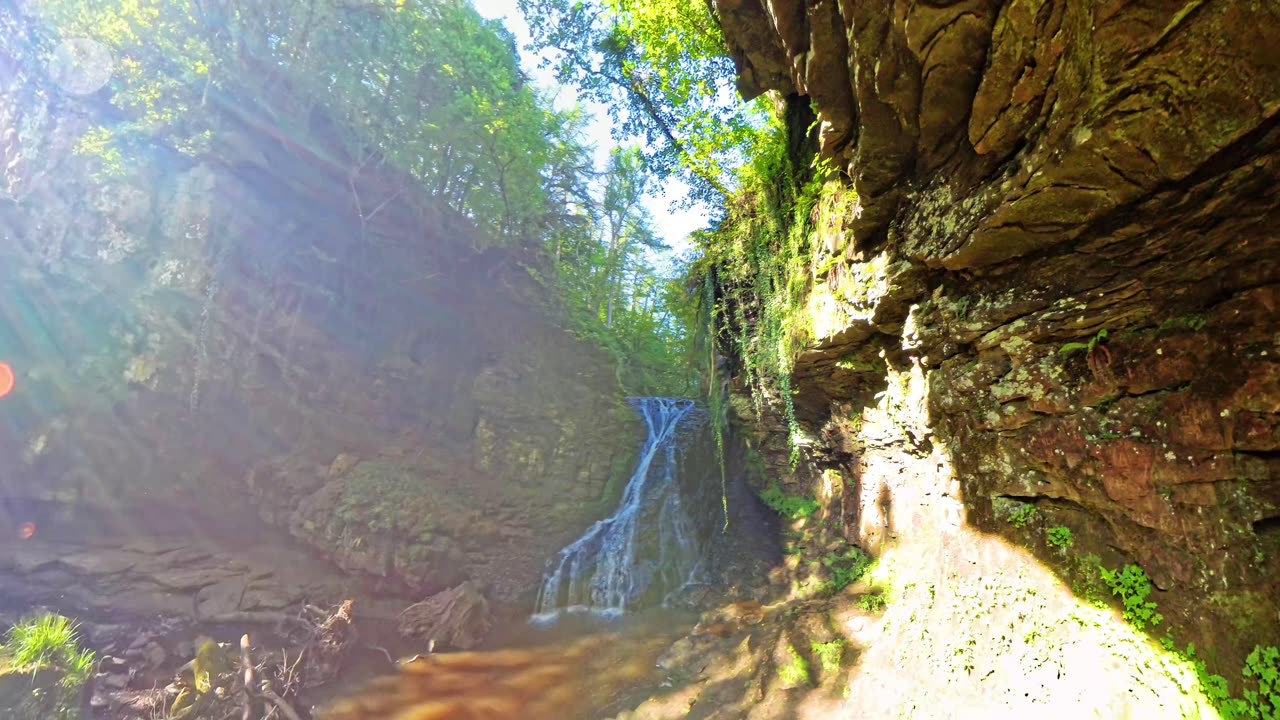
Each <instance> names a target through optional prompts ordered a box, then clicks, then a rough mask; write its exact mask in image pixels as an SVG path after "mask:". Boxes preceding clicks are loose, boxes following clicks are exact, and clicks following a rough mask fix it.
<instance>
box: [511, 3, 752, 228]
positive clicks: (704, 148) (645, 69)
mask: <svg viewBox="0 0 1280 720" xmlns="http://www.w3.org/2000/svg"><path fill="white" fill-rule="evenodd" d="M519 7H520V10H521V12H522V13H523V14H524V16H525V18H526V20H527V21H528V23H529V30H530V34H531V36H532V38H533V44H534V47H535V48H536V49H538V50H540V51H542V53H543V57H544V64H545V66H546V67H547V68H549V69H551V70H552V71H554V72H555V73H556V76H557V79H558V80H559V81H560V82H562V83H565V84H572V85H575V86H576V87H577V88H578V89H579V91H580V92H582V93H583V94H584V95H585V96H586V97H588V98H590V99H592V100H594V101H596V102H598V103H600V104H601V105H604V106H606V107H608V108H609V112H610V114H611V116H612V119H613V121H614V123H613V124H614V127H615V128H616V130H615V133H616V134H618V135H623V134H636V135H640V136H642V137H643V139H644V147H645V150H644V152H645V161H646V163H647V164H648V165H649V166H650V167H651V168H653V169H654V171H656V172H658V173H659V174H662V175H675V176H678V177H680V178H681V179H682V180H684V182H685V183H686V184H688V186H689V187H690V189H691V195H692V197H693V198H696V199H698V200H702V201H704V202H708V203H709V204H719V203H720V202H721V201H723V200H724V199H725V198H727V197H729V196H730V195H731V194H732V187H731V185H732V181H733V169H734V168H735V167H736V166H737V164H738V163H740V162H741V157H742V155H743V150H744V149H745V148H746V147H747V146H749V144H750V142H751V139H752V137H753V136H754V134H755V133H756V129H757V127H758V124H759V122H760V119H761V116H762V115H763V114H764V111H763V107H764V104H765V101H764V100H763V99H762V100H759V101H757V102H755V103H750V104H744V103H742V102H741V100H740V99H739V98H738V96H737V92H736V85H735V81H736V77H737V72H736V69H735V67H734V63H733V59H732V58H731V57H730V56H729V52H728V49H727V47H726V45H725V42H724V37H723V35H722V34H721V30H720V23H719V20H718V18H717V17H716V16H715V14H714V11H713V8H712V6H711V5H709V4H706V3H702V2H689V0H649V1H647V2H635V1H634V0H519Z"/></svg>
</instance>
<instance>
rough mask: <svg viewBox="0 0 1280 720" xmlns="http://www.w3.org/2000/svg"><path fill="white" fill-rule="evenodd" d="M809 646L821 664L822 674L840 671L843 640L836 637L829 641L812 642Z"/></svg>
mask: <svg viewBox="0 0 1280 720" xmlns="http://www.w3.org/2000/svg"><path fill="white" fill-rule="evenodd" d="M809 647H810V648H811V649H812V650H813V654H814V656H815V657H817V658H818V664H819V665H821V666H822V674H823V675H834V674H836V673H837V672H840V663H841V661H842V660H844V640H841V639H840V638H836V639H835V640H832V641H831V642H824V643H820V642H813V643H810V645H809Z"/></svg>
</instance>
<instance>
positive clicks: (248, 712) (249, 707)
mask: <svg viewBox="0 0 1280 720" xmlns="http://www.w3.org/2000/svg"><path fill="white" fill-rule="evenodd" d="M240 667H241V668H243V669H244V712H243V713H241V717H242V718H243V720H253V695H252V694H250V691H249V688H251V687H253V672H254V667H253V655H252V654H250V652H249V635H248V634H247V633H246V634H244V635H241V636H240Z"/></svg>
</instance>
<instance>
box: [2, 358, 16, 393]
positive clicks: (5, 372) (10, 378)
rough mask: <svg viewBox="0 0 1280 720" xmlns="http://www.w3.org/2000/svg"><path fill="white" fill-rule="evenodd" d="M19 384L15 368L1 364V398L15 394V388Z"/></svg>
mask: <svg viewBox="0 0 1280 720" xmlns="http://www.w3.org/2000/svg"><path fill="white" fill-rule="evenodd" d="M16 383H17V378H15V377H14V375H13V368H11V367H9V364H8V363H2V362H0V398H2V397H4V396H5V395H8V394H9V393H11V392H13V386H14V385H15V384H16Z"/></svg>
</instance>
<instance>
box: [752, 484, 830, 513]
mask: <svg viewBox="0 0 1280 720" xmlns="http://www.w3.org/2000/svg"><path fill="white" fill-rule="evenodd" d="M760 499H761V500H763V501H764V504H765V505H768V506H769V508H770V509H772V510H773V511H774V512H776V513H778V514H779V515H781V516H782V517H784V518H786V519H787V520H802V519H804V518H807V517H809V516H811V515H813V514H814V513H815V512H817V511H818V508H819V507H820V505H819V504H818V501H817V500H814V499H812V498H807V497H804V496H801V495H788V494H787V493H786V492H784V491H783V489H782V487H781V486H779V485H777V484H773V485H770V486H769V488H768V489H767V490H765V491H764V492H762V493H760Z"/></svg>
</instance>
